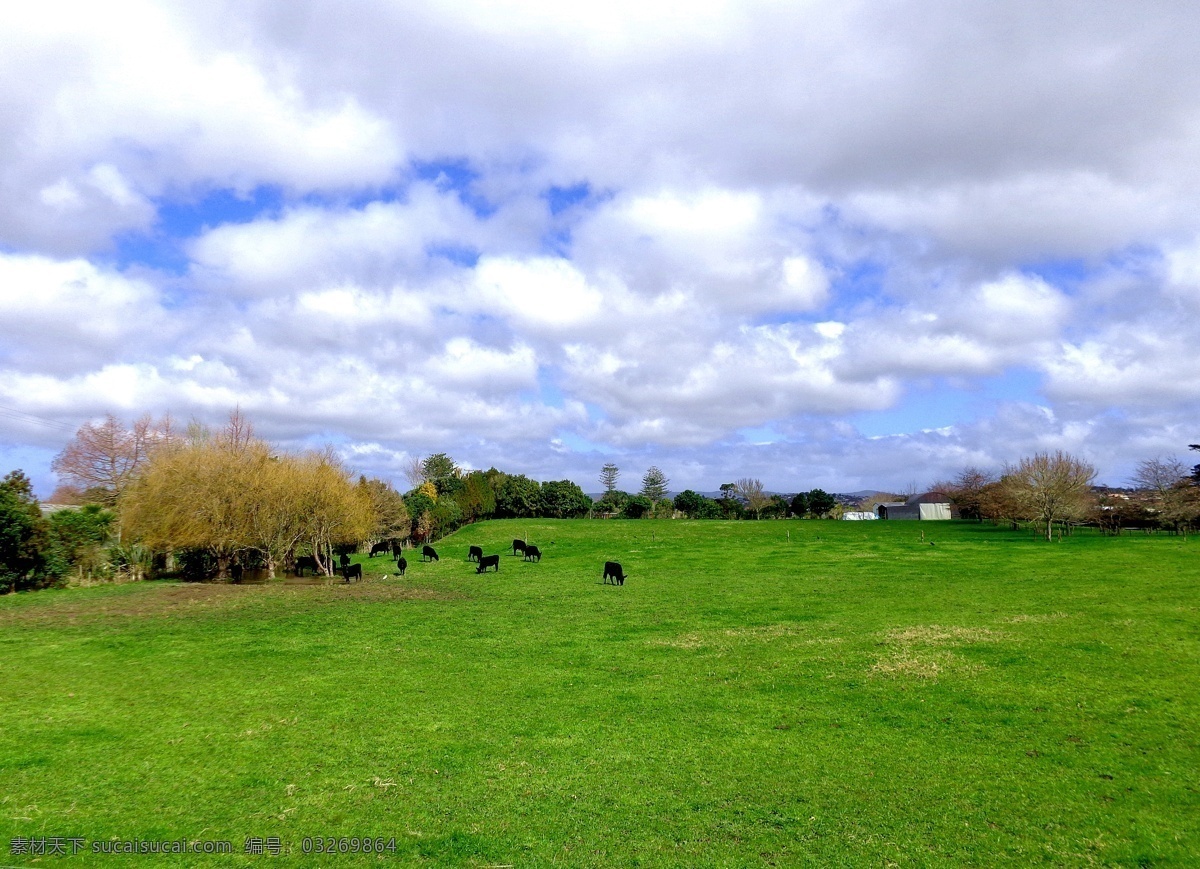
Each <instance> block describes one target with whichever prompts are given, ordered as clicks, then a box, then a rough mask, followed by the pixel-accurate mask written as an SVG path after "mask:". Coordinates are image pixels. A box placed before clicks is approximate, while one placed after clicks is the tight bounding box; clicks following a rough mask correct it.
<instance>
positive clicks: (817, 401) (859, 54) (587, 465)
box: [0, 0, 1200, 495]
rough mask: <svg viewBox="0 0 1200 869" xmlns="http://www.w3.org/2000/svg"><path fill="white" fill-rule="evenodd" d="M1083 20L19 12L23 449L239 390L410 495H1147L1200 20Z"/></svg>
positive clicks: (1, 420)
mask: <svg viewBox="0 0 1200 869" xmlns="http://www.w3.org/2000/svg"><path fill="white" fill-rule="evenodd" d="M1056 8H1057V9H1058V12H1059V14H1056V15H1053V16H1051V15H1049V14H1047V13H1046V12H1045V11H1044V10H1043V9H1042V8H1041V7H1033V6H1030V5H1029V4H1026V3H1021V2H1015V0H1013V2H1009V0H1001V2H997V3H993V4H986V6H979V5H978V4H963V3H960V2H948V0H943V2H937V0H935V2H933V3H932V4H930V3H928V2H925V3H921V4H920V5H919V6H918V5H917V4H916V3H915V2H905V0H902V2H887V3H883V2H858V3H842V2H837V3H835V2H832V0H830V2H825V0H815V2H811V3H805V4H776V3H770V2H739V3H722V2H700V3H696V4H689V5H688V6H687V7H686V9H685V8H684V7H681V6H679V4H676V3H667V2H638V3H626V2H609V3H605V4H581V5H576V4H572V6H571V7H570V8H569V9H568V8H567V7H565V6H562V5H561V4H552V3H549V2H546V3H538V2H535V3H521V4H506V3H499V4H497V3H482V2H464V3H456V4H437V3H432V4H416V5H412V4H409V5H406V6H392V5H388V4H380V3H377V2H374V0H348V2H346V3H339V4H332V3H313V4H305V5H303V6H297V5H296V4H291V3H285V2H281V0H280V2H276V0H267V2H264V3H257V4H253V6H252V7H245V8H241V7H239V8H236V9H234V8H221V9H220V10H217V9H212V10H210V9H209V8H208V7H207V6H204V5H201V4H196V5H194V6H188V5H187V4H164V3H160V2H154V0H115V2H113V3H111V4H104V5H103V8H100V7H97V6H96V5H95V4H91V5H89V4H84V3H72V2H49V3H46V4H38V5H37V7H36V8H28V9H26V8H11V9H6V10H4V11H2V12H0V201H2V203H3V208H0V322H3V323H4V326H5V328H4V329H3V330H0V471H7V470H10V469H12V468H14V467H20V468H23V469H24V470H26V471H27V472H28V473H29V474H30V475H31V476H32V477H33V478H34V480H35V482H36V484H37V487H38V489H39V491H40V492H41V493H42V494H43V495H48V494H49V492H50V491H51V490H52V489H53V487H54V485H55V479H54V477H53V474H52V473H51V472H50V461H51V459H52V458H53V456H54V455H55V453H57V451H58V450H60V449H61V448H62V446H63V444H64V443H65V441H66V440H67V438H69V436H70V433H71V432H72V431H74V430H75V429H76V428H77V427H78V426H79V425H80V424H82V423H84V422H86V421H88V420H91V419H95V418H97V417H99V416H102V415H104V414H106V413H113V414H115V415H117V416H119V417H121V418H124V419H127V420H131V419H132V418H134V417H136V416H139V415H141V414H143V413H151V414H153V415H155V416H159V415H161V414H164V413H170V414H172V415H173V416H174V417H175V418H177V419H188V418H192V417H195V418H197V419H200V420H204V421H207V422H210V423H217V422H219V421H220V420H221V419H222V418H224V416H225V415H226V414H227V413H228V412H229V411H230V410H231V409H232V408H234V407H240V408H241V410H242V411H243V412H245V413H246V414H247V415H248V416H249V417H250V418H251V419H252V420H253V421H254V423H255V424H256V426H257V428H258V430H259V432H260V433H261V434H263V435H265V436H267V437H269V438H271V439H273V440H275V441H277V442H278V443H280V445H282V446H285V447H294V448H297V449H299V448H305V447H309V446H312V445H314V444H317V443H325V442H328V443H331V444H333V445H334V446H335V447H336V449H338V450H339V451H340V452H341V453H342V455H343V456H344V457H345V459H346V462H347V464H348V465H350V466H351V467H353V468H354V469H355V470H356V471H361V472H364V473H368V474H373V475H378V476H382V477H385V478H389V479H394V480H396V481H397V482H398V483H400V484H403V480H402V477H401V474H402V469H403V467H404V465H405V464H406V462H407V461H409V460H410V459H411V458H412V457H413V456H419V455H427V454H429V453H431V452H443V451H444V452H448V453H450V454H451V455H452V456H454V457H455V458H456V459H458V460H459V461H460V462H461V463H463V464H464V465H467V466H471V467H487V466H490V465H496V466H498V467H501V468H504V469H506V470H511V471H515V472H523V473H527V474H530V475H532V476H535V477H537V478H539V479H561V478H564V477H565V478H570V479H573V480H575V481H577V482H579V483H580V484H581V485H583V486H584V488H585V489H588V490H593V489H595V487H596V476H597V474H598V472H599V468H600V466H601V465H602V464H604V463H605V462H608V461H614V462H616V463H617V464H618V465H620V466H621V467H622V468H623V469H625V478H626V481H628V480H633V479H635V478H637V479H640V476H641V474H642V473H643V472H644V470H645V469H646V468H647V467H648V466H650V465H656V466H658V467H660V468H662V469H663V470H664V471H665V472H666V473H667V475H668V477H670V479H671V484H672V488H676V489H680V488H684V487H691V488H696V489H702V490H713V489H716V488H717V487H718V486H719V485H720V484H721V483H723V482H728V481H729V480H732V479H736V478H739V477H745V476H753V477H759V478H760V479H762V480H763V482H764V484H765V485H766V486H767V487H768V488H770V489H773V490H779V491H796V490H800V489H809V488H812V487H814V486H820V487H822V488H825V489H828V490H837V491H853V490H858V489H864V488H875V487H878V488H885V489H886V488H902V487H906V486H908V485H909V484H911V483H914V482H915V483H916V484H918V485H926V484H929V483H932V482H934V481H935V480H938V479H942V478H945V477H947V476H950V475H952V474H953V473H955V472H956V471H957V470H959V469H961V468H963V467H965V466H968V465H975V466H979V467H982V468H990V469H998V468H1000V467H1001V466H1003V464H1004V463H1006V462H1013V461H1016V460H1017V459H1019V458H1020V457H1021V456H1023V455H1028V454H1030V453H1032V452H1035V451H1039V450H1046V449H1066V450H1070V451H1072V452H1076V453H1078V454H1080V455H1082V456H1083V457H1085V458H1087V459H1088V460H1090V461H1091V462H1093V463H1094V464H1095V465H1096V467H1097V469H1098V471H1099V473H1100V478H1101V479H1102V480H1103V481H1105V482H1108V483H1111V484H1121V483H1123V482H1125V481H1126V480H1127V478H1128V476H1129V474H1130V472H1131V470H1132V468H1133V466H1134V465H1135V464H1136V463H1137V462H1138V461H1140V460H1142V459H1146V458H1152V457H1156V456H1167V455H1172V454H1175V455H1183V454H1184V453H1185V452H1186V447H1187V444H1188V443H1194V442H1195V441H1196V440H1197V439H1200V380H1198V379H1197V378H1196V377H1195V372H1194V370H1193V369H1194V363H1193V362H1192V361H1191V360H1192V359H1193V358H1194V356H1195V350H1194V348H1195V347H1196V346H1197V345H1198V343H1200V340H1198V339H1200V316H1198V314H1200V208H1197V204H1198V202H1197V199H1198V195H1197V194H1198V192H1200V160H1198V159H1197V157H1200V87H1198V85H1200V62H1198V61H1197V60H1196V59H1195V52H1194V46H1193V45H1192V40H1190V39H1189V34H1191V33H1194V32H1195V30H1196V26H1197V25H1198V24H1200V11H1195V10H1192V9H1191V8H1189V7H1187V6H1186V5H1184V4H1178V3H1172V2H1167V0H1162V2H1147V3H1144V4H1137V7H1136V9H1135V8H1133V7H1131V6H1130V5H1129V4H1125V3H1117V2H1099V3H1097V2H1068V3H1067V4H1065V6H1061V7H1056ZM417 25H419V26H417Z"/></svg>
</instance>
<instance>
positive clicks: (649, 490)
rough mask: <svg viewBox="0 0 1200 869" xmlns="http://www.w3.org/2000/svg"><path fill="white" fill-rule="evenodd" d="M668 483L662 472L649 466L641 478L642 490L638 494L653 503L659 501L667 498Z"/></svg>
mask: <svg viewBox="0 0 1200 869" xmlns="http://www.w3.org/2000/svg"><path fill="white" fill-rule="evenodd" d="M670 482H671V481H670V480H668V479H667V477H666V475H665V474H663V472H662V471H660V470H659V469H658V468H657V467H655V466H653V465H651V466H650V469H649V470H648V471H646V475H645V476H644V477H642V490H641V491H640V492H638V494H639V495H645V496H646V497H647V498H649V499H650V500H651V501H653V502H658V501H661V500H662V499H663V498H665V497H666V496H667V484H668V483H670Z"/></svg>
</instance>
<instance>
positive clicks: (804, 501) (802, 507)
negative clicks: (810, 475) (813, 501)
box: [788, 492, 808, 519]
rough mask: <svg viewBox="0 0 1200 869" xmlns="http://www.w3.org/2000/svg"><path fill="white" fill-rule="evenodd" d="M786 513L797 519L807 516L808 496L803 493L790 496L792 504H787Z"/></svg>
mask: <svg viewBox="0 0 1200 869" xmlns="http://www.w3.org/2000/svg"><path fill="white" fill-rule="evenodd" d="M788 512H790V513H791V514H792V515H793V516H795V517H796V518H797V519H803V518H804V517H805V516H807V515H808V495H807V494H805V493H804V492H797V493H796V494H795V495H793V496H792V502H791V503H790V504H788Z"/></svg>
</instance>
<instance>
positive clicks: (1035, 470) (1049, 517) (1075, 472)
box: [1001, 450, 1096, 540]
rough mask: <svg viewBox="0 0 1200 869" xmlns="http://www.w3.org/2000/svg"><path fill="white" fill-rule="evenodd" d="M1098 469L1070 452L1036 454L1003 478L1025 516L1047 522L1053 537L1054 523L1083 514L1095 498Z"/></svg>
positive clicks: (1020, 463) (1021, 461) (1013, 468)
mask: <svg viewBox="0 0 1200 869" xmlns="http://www.w3.org/2000/svg"><path fill="white" fill-rule="evenodd" d="M1095 478H1096V469H1095V468H1094V467H1092V465H1090V464H1088V463H1087V462H1085V461H1083V460H1082V459H1079V458H1076V457H1075V456H1073V455H1071V454H1070V453H1064V452H1063V451H1062V450H1058V451H1057V452H1055V453H1054V454H1053V455H1052V454H1050V453H1036V454H1034V455H1033V456H1029V457H1026V458H1023V459H1021V460H1020V461H1019V462H1018V463H1017V464H1016V465H1014V466H1010V467H1008V468H1007V469H1006V471H1005V474H1004V476H1003V477H1002V479H1001V483H1002V484H1003V486H1004V488H1005V490H1006V491H1007V492H1008V495H1009V497H1010V498H1012V500H1013V502H1014V503H1015V504H1016V505H1017V507H1018V509H1019V510H1020V511H1021V513H1022V514H1023V515H1022V518H1025V519H1031V520H1033V521H1035V522H1041V523H1044V524H1045V526H1046V539H1047V540H1051V539H1053V532H1054V523H1055V522H1064V521H1066V520H1068V519H1073V518H1078V517H1080V516H1082V515H1083V514H1084V513H1085V512H1086V511H1087V507H1088V503H1089V501H1090V500H1091V487H1092V480H1094V479H1095Z"/></svg>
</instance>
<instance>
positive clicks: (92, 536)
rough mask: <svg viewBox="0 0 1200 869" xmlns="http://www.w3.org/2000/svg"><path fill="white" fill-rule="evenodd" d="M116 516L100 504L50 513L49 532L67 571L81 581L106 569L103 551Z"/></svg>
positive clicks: (110, 534)
mask: <svg viewBox="0 0 1200 869" xmlns="http://www.w3.org/2000/svg"><path fill="white" fill-rule="evenodd" d="M116 519H117V517H116V514H115V513H113V512H112V511H111V510H106V509H104V508H103V507H101V506H100V505H99V504H85V505H84V506H82V507H80V508H79V509H78V510H57V511H55V512H54V513H51V514H50V517H49V523H50V533H51V535H52V536H53V537H54V540H55V541H56V543H57V544H58V549H59V551H60V552H61V553H62V557H63V560H64V561H65V563H66V567H67V569H74V570H77V571H79V575H80V578H83V577H85V576H86V577H91V576H95V575H96V574H98V573H101V572H103V571H104V570H105V569H106V568H105V560H104V549H105V547H106V545H107V544H108V543H109V541H110V538H111V536H112V530H113V525H114V523H115V522H116Z"/></svg>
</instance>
